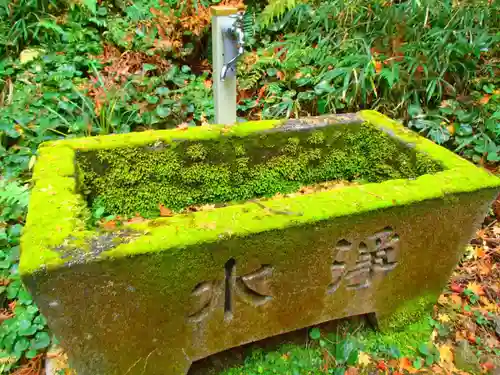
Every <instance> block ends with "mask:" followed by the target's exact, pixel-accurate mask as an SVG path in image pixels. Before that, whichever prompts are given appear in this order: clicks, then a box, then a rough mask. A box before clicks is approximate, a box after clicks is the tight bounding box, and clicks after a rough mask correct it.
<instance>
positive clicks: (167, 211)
mask: <svg viewBox="0 0 500 375" xmlns="http://www.w3.org/2000/svg"><path fill="white" fill-rule="evenodd" d="M159 207H160V216H162V217H170V216H174V213H173V212H172V210H171V209H170V208H168V207H165V206H164V205H163V204H161V203H160V204H159Z"/></svg>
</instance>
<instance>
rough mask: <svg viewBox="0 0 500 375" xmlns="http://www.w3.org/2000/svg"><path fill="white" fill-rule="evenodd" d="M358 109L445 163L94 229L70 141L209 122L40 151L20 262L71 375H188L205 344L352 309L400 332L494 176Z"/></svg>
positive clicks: (94, 145) (443, 275)
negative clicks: (422, 171) (409, 173)
mask: <svg viewBox="0 0 500 375" xmlns="http://www.w3.org/2000/svg"><path fill="white" fill-rule="evenodd" d="M359 118H362V119H363V120H366V121H368V122H369V123H371V124H372V125H373V126H375V127H377V128H378V129H380V131H384V132H387V133H390V134H391V136H393V137H395V138H396V139H398V140H399V141H401V143H402V144H405V145H406V147H412V148H414V149H415V150H416V151H417V152H424V153H426V154H428V155H429V156H430V157H431V158H432V159H433V160H435V161H437V162H439V163H440V164H441V165H442V167H443V171H441V172H437V173H435V174H432V175H423V176H420V177H417V178H415V179H398V180H388V181H384V182H382V183H372V184H366V185H360V186H347V187H344V188H341V189H337V190H334V191H321V192H316V193H312V194H308V195H298V196H292V197H285V198H282V199H273V200H268V201H259V202H258V204H256V203H255V202H254V201H248V202H246V203H242V204H235V205H231V206H227V207H221V208H217V209H213V210H210V211H200V212H192V213H189V214H185V215H176V216H174V217H169V218H160V219H155V220H152V221H147V222H142V223H137V224H132V225H130V226H127V227H126V228H123V229H119V230H117V231H113V232H104V233H99V232H93V231H90V230H87V229H86V227H85V225H84V222H83V221H82V217H84V216H85V212H86V211H85V210H86V208H85V203H84V202H83V199H82V197H81V196H80V195H79V194H78V192H77V191H78V189H77V186H79V184H81V181H80V178H79V173H78V170H75V163H74V154H75V152H78V151H79V150H88V149H100V148H114V147H123V145H127V144H129V143H133V144H134V145H136V146H144V145H148V144H151V143H152V140H154V141H156V142H160V143H161V142H163V143H165V144H168V142H173V141H175V142H177V141H179V138H182V137H191V139H192V138H196V137H200V136H202V135H200V134H201V133H200V132H202V131H204V132H207V131H209V130H199V129H196V130H193V131H194V132H195V133H193V134H191V133H189V132H188V133H189V134H187V135H186V133H179V132H176V131H165V132H161V131H160V132H150V133H148V134H138V135H119V136H111V137H96V138H92V139H82V140H70V141H62V142H59V143H52V144H49V145H47V146H45V147H44V148H42V150H41V157H40V159H41V160H40V162H39V164H38V165H37V166H36V173H35V176H34V179H35V181H36V185H35V188H34V191H33V196H32V201H31V203H30V211H29V216H28V221H27V225H26V232H25V233H24V235H23V238H22V255H21V266H20V270H21V274H22V277H23V280H24V282H25V283H26V285H27V286H28V288H29V289H30V290H31V292H32V293H33V294H34V298H35V300H36V302H37V304H38V305H39V307H40V309H41V311H42V312H43V313H44V314H45V316H46V317H47V318H48V322H49V325H50V327H51V329H52V330H53V331H54V332H55V333H56V335H57V336H58V338H59V339H60V341H61V345H62V346H63V347H64V349H65V350H66V351H67V353H68V355H69V356H70V359H71V362H72V366H73V367H74V368H75V369H76V370H77V372H78V374H79V375H123V374H130V375H139V374H148V375H177V374H183V373H185V372H187V370H188V369H189V366H190V365H191V363H192V362H193V361H196V360H198V359H201V358H204V357H206V356H209V355H211V354H213V353H217V352H220V351H223V350H225V349H228V348H231V347H234V346H238V345H241V344H244V343H248V342H252V341H256V340H260V339H263V338H266V337H269V336H273V335H277V334H281V333H285V332H288V331H292V330H295V329H298V328H302V327H307V326H310V325H313V324H317V323H321V322H324V321H328V320H332V319H337V318H342V317H346V316H350V315H358V314H364V313H371V312H375V313H376V315H377V319H378V321H379V324H380V326H381V327H382V328H386V329H397V328H398V327H401V326H402V325H405V324H407V323H408V322H409V321H411V320H412V319H414V318H415V314H418V313H419V312H420V311H422V306H423V305H425V304H430V305H432V303H433V302H434V300H435V298H437V295H438V294H439V293H440V291H441V289H442V287H443V286H444V284H445V283H446V280H447V278H448V275H449V273H450V272H451V270H452V268H453V267H454V265H455V264H456V262H457V261H458V259H459V257H460V255H461V251H462V248H463V246H464V244H465V243H466V241H467V240H468V239H469V237H470V236H471V234H472V232H473V229H474V228H475V227H477V226H478V225H479V222H480V220H481V218H482V217H483V215H484V212H485V211H486V210H487V208H488V205H489V203H490V202H491V200H492V199H493V198H494V196H495V194H496V192H497V190H498V186H500V183H499V180H498V179H497V178H496V177H494V176H492V175H490V174H488V173H487V172H485V171H483V170H480V169H478V168H476V167H474V166H473V165H472V164H470V163H468V162H466V161H464V160H462V159H460V158H459V157H457V156H455V155H454V154H452V153H451V152H449V151H447V150H445V149H442V148H440V147H438V146H436V145H434V144H432V142H430V141H427V140H425V139H423V138H421V137H419V136H416V135H415V134H414V133H411V132H409V131H407V130H406V129H404V128H403V127H402V126H401V125H399V124H396V123H394V122H392V121H390V120H388V119H387V118H385V117H383V116H381V115H379V114H377V113H375V112H371V111H368V112H363V113H361V115H359V117H352V116H350V117H349V121H358V122H359V120H358V119H359ZM321 121H323V120H321ZM331 122H332V123H334V122H335V121H334V118H332V120H331ZM305 123H306V124H307V121H306V122H305ZM321 124H323V122H321ZM299 125H300V127H301V131H307V126H305V125H303V122H301V123H300V124H299ZM240 126H243V127H244V126H245V125H240ZM274 126H282V125H281V124H279V123H277V122H276V123H267V125H265V126H264V125H262V124H260V123H259V124H258V127H260V129H261V130H262V129H263V130H265V129H266V128H273V127H274ZM294 126H295V125H294ZM322 126H323V127H324V126H328V125H322ZM332 126H334V125H332ZM211 129H212V130H210V131H212V132H215V131H217V129H222V128H217V127H212V128H211ZM224 129H225V128H224ZM289 131H291V126H288V127H287V133H288V132H289ZM227 132H228V131H227V130H224V131H220V133H218V134H219V135H218V136H227V134H226V133H227ZM203 134H205V133H203ZM203 136H204V135H203ZM210 137H216V135H210ZM158 144H159V143H158ZM60 154H64V155H65V156H68V155H69V156H70V157H71V158H73V159H70V160H69V161H68V160H67V159H61V158H60V157H58V155H60ZM131 194H133V191H131ZM47 205H48V207H49V208H48V209H47ZM44 208H45V209H44ZM47 216H49V217H48V218H47Z"/></svg>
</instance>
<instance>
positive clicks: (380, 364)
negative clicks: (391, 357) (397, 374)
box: [377, 361, 387, 371]
mask: <svg viewBox="0 0 500 375" xmlns="http://www.w3.org/2000/svg"><path fill="white" fill-rule="evenodd" d="M377 368H378V369H379V370H382V371H386V370H387V364H386V363H385V362H384V361H378V363H377Z"/></svg>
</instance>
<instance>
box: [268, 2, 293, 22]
mask: <svg viewBox="0 0 500 375" xmlns="http://www.w3.org/2000/svg"><path fill="white" fill-rule="evenodd" d="M296 5H297V0H270V1H269V4H267V6H266V7H265V8H264V10H263V11H262V13H261V14H260V24H261V25H262V26H264V27H265V26H268V25H269V24H271V23H272V22H274V20H275V19H279V18H281V17H282V16H283V15H284V14H285V13H286V12H287V11H288V10H290V9H292V8H294V7H295V6H296Z"/></svg>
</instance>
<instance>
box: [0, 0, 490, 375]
mask: <svg viewBox="0 0 500 375" xmlns="http://www.w3.org/2000/svg"><path fill="white" fill-rule="evenodd" d="M220 4H226V5H230V4H233V5H235V4H237V0H234V1H233V0H222V2H220ZM210 5H212V3H211V2H210V1H208V0H199V1H198V0H181V1H177V0H138V1H134V2H131V1H128V0H101V1H96V0H17V1H7V0H0V174H1V176H2V177H1V178H0V272H1V277H0V293H1V294H0V295H1V302H0V303H1V305H0V320H1V321H2V327H1V328H0V373H8V372H10V371H11V370H12V369H15V368H17V367H19V366H21V368H22V369H25V368H26V366H33V365H32V364H33V359H37V358H38V359H39V358H40V355H39V353H42V352H44V351H45V349H46V348H47V347H48V346H49V344H50V341H51V340H50V336H49V334H48V331H47V328H46V325H45V321H44V319H43V317H42V316H40V314H39V313H38V310H37V308H36V306H34V305H33V302H32V300H31V297H30V296H29V295H28V293H27V292H26V291H25V289H24V288H23V286H22V285H21V283H20V280H19V275H18V272H17V261H18V257H19V236H20V233H21V231H22V227H23V224H24V217H25V214H26V208H27V202H28V197H29V186H30V183H31V181H30V171H31V168H32V166H33V164H34V162H35V161H36V149H37V147H38V145H39V144H40V143H41V142H43V141H46V140H53V139H59V138H64V137H77V136H90V135H96V134H108V133H116V132H129V131H141V130H145V129H163V128H171V127H175V126H182V127H186V126H196V125H204V124H206V123H209V122H211V121H213V116H214V109H213V103H212V94H211V87H212V77H211V65H210V61H211V49H210V12H209V6H210ZM245 31H246V36H247V46H248V48H247V49H248V51H247V53H246V54H245V55H244V57H243V58H242V59H241V61H240V63H239V67H238V68H239V78H238V80H239V86H238V87H239V92H238V115H239V117H240V118H241V119H259V118H276V117H295V116H305V115H317V114H323V113H331V112H348V111H356V110H358V109H362V108H372V109H377V110H379V111H381V112H384V113H386V114H387V115H389V116H391V117H394V118H398V119H401V120H402V121H404V122H405V124H407V125H408V126H409V127H411V128H413V129H415V130H417V131H419V132H421V133H422V134H424V135H425V136H427V137H429V138H430V139H432V140H433V141H435V142H436V143H439V144H442V145H444V146H446V147H448V148H450V149H452V150H454V151H455V152H457V153H458V154H460V155H463V156H464V157H466V158H468V159H470V160H473V161H474V162H476V163H479V164H481V165H483V166H485V167H487V168H489V169H492V170H494V169H495V168H496V164H497V162H498V161H499V158H500V156H499V151H500V78H499V77H500V74H499V73H500V49H499V46H500V43H499V42H500V2H498V1H486V0H485V1H481V0H475V1H460V0H453V1H452V0H444V1H433V0H406V1H405V0H398V1H396V0H369V1H366V0H352V1H345V0H324V1H307V2H305V1H296V0H273V1H271V2H270V3H269V4H267V3H266V2H260V1H254V2H251V3H248V4H247V14H246V16H245ZM103 214H104V213H103ZM30 359H31V361H30Z"/></svg>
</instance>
